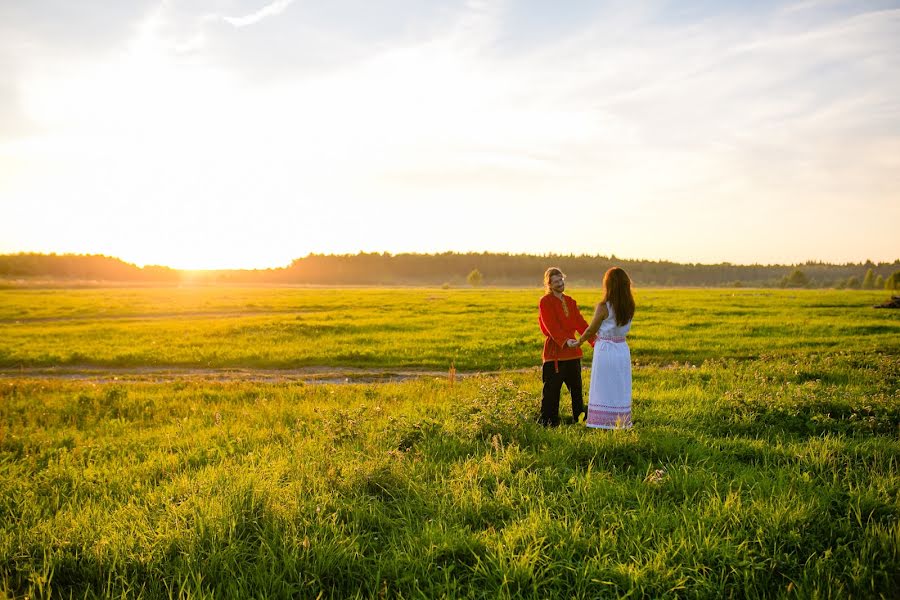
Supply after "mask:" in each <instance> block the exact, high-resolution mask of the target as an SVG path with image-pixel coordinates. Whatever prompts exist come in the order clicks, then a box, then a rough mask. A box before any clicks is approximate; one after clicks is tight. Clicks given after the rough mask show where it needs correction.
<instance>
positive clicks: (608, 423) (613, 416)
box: [587, 408, 631, 429]
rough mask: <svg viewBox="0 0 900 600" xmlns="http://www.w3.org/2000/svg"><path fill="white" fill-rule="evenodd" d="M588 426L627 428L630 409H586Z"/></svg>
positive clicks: (629, 421)
mask: <svg viewBox="0 0 900 600" xmlns="http://www.w3.org/2000/svg"><path fill="white" fill-rule="evenodd" d="M587 426H588V427H600V428H603V429H628V428H629V427H631V410H629V409H625V410H621V409H619V410H605V409H593V410H592V409H590V408H589V409H588V419H587Z"/></svg>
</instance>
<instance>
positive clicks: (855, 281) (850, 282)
mask: <svg viewBox="0 0 900 600" xmlns="http://www.w3.org/2000/svg"><path fill="white" fill-rule="evenodd" d="M847 287H848V288H850V289H851V290H858V289H859V277H857V276H856V275H851V276H850V277H848V278H847Z"/></svg>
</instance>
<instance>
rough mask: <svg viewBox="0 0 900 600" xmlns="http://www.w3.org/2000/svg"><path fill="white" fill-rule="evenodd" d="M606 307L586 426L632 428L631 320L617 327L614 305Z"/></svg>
mask: <svg viewBox="0 0 900 600" xmlns="http://www.w3.org/2000/svg"><path fill="white" fill-rule="evenodd" d="M606 308H607V309H608V310H609V316H608V317H606V318H605V319H604V320H603V322H602V323H600V331H598V332H597V342H596V343H595V344H594V359H593V362H592V363H591V389H590V393H589V395H588V416H587V426H588V427H599V428H601V429H627V428H629V427H631V350H629V349H628V343H627V342H626V341H625V335H626V334H627V333H628V330H629V329H631V321H629V322H628V323H626V324H625V325H622V326H619V325H616V314H615V312H614V310H613V307H612V303H611V302H607V303H606Z"/></svg>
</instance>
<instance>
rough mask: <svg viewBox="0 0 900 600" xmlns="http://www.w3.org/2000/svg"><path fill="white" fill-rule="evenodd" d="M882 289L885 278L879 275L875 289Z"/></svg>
mask: <svg viewBox="0 0 900 600" xmlns="http://www.w3.org/2000/svg"><path fill="white" fill-rule="evenodd" d="M882 288H884V277H882V276H881V275H879V276H878V277H876V278H875V289H876V290H880V289H882Z"/></svg>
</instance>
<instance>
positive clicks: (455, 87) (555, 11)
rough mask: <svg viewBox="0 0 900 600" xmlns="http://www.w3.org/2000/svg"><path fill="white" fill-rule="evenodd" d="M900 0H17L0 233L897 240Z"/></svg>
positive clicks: (699, 246) (408, 239) (835, 254)
mask: <svg viewBox="0 0 900 600" xmlns="http://www.w3.org/2000/svg"><path fill="white" fill-rule="evenodd" d="M898 40H900V3H898V2H865V1H853V2H849V1H840V0H820V1H815V0H813V1H809V0H801V1H797V2H753V3H745V2H733V3H726V2H585V1H581V2H566V3H554V4H550V3H545V2H537V1H529V2H512V1H509V2H492V1H488V0H480V1H468V2H463V1H460V2H421V1H413V0H397V1H388V2H378V3H373V2H358V1H351V0H343V1H334V2H327V3H319V2H309V1H303V0H275V1H272V0H261V1H249V0H229V1H213V0H200V1H192V2H174V1H168V2H158V1H155V2H154V1H136V0H130V1H124V0H123V1H121V2H115V3H109V2H99V1H95V2H91V1H86V2H79V3H77V5H76V4H75V3H71V2H65V1H61V0H55V1H49V0H46V1H42V0H33V1H30V2H20V3H3V4H2V5H0V207H2V211H3V215H4V218H3V219H2V220H0V252H17V251H44V252H92V253H93V252H100V253H105V254H111V255H115V256H120V257H122V258H123V259H125V260H129V261H132V262H136V263H138V264H168V265H172V266H176V267H182V268H218V267H269V266H281V265H285V264H287V263H289V262H290V260H291V259H292V258H295V257H298V256H303V255H305V254H307V253H309V252H356V251H359V250H364V251H388V252H409V251H413V252H440V251H444V250H456V251H484V250H487V251H499V252H537V253H544V252H557V253H588V254H606V255H608V254H615V255H616V256H621V257H630V258H648V259H657V258H665V259H672V260H679V261H686V262H720V261H729V262H734V263H755V262H758V263H796V262H803V261H806V260H824V261H830V262H846V261H854V262H860V261H863V260H866V259H872V260H876V261H881V260H885V261H890V260H894V259H896V258H898V257H900V244H898V243H897V242H896V240H897V236H896V233H895V229H896V225H895V224H896V223H897V222H900V83H898V82H900V41H898Z"/></svg>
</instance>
